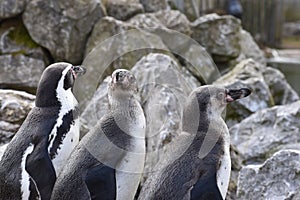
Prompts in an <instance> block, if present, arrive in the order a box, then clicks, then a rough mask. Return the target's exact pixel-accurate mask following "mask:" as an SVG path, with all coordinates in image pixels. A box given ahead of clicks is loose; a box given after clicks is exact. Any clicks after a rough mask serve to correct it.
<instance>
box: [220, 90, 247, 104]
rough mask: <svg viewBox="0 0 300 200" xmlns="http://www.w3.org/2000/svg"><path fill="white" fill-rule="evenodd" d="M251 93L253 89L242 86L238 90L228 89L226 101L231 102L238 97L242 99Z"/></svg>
mask: <svg viewBox="0 0 300 200" xmlns="http://www.w3.org/2000/svg"><path fill="white" fill-rule="evenodd" d="M250 94H251V90H250V89H248V88H241V89H238V90H233V89H226V97H225V99H226V102H227V103H230V102H232V101H235V100H237V99H242V98H244V97H247V96H249V95H250Z"/></svg>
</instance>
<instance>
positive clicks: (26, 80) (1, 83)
mask: <svg viewBox="0 0 300 200" xmlns="http://www.w3.org/2000/svg"><path fill="white" fill-rule="evenodd" d="M0 63H1V64H0V70H1V73H0V88H14V89H22V90H25V91H29V92H31V93H34V92H35V90H36V88H37V85H38V82H39V80H40V77H41V75H42V73H43V70H44V69H45V64H44V62H43V61H42V60H39V59H35V58H30V57H27V56H24V55H22V54H17V55H12V54H7V55H0Z"/></svg>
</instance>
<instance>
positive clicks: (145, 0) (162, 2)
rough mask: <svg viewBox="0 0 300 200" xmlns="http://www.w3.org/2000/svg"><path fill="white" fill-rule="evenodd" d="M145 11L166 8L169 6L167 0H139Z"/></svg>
mask: <svg viewBox="0 0 300 200" xmlns="http://www.w3.org/2000/svg"><path fill="white" fill-rule="evenodd" d="M140 3H141V4H142V5H143V6H144V10H145V11H146V12H157V11H159V10H166V9H168V8H169V6H168V0H151V1H149V0H140Z"/></svg>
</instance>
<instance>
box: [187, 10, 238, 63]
mask: <svg viewBox="0 0 300 200" xmlns="http://www.w3.org/2000/svg"><path fill="white" fill-rule="evenodd" d="M191 26H192V30H193V34H192V37H193V38H194V39H195V40H196V41H197V42H199V43H200V44H201V45H202V46H204V47H205V48H206V50H207V51H208V52H209V53H210V54H212V55H213V57H214V59H215V60H217V61H228V60H230V59H233V58H236V57H238V56H239V54H240V52H241V46H240V43H239V42H240V30H241V22H240V20H238V19H237V18H235V17H233V16H231V15H226V16H219V15H217V14H209V15H205V16H203V17H200V18H198V19H197V20H195V21H194V22H192V23H191Z"/></svg>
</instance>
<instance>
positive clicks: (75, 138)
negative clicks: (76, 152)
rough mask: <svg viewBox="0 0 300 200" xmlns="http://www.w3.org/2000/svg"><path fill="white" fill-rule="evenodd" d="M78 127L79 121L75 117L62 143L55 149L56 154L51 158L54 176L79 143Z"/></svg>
mask: <svg viewBox="0 0 300 200" xmlns="http://www.w3.org/2000/svg"><path fill="white" fill-rule="evenodd" d="M79 129H80V121H79V118H77V119H76V120H75V121H74V124H72V125H71V127H70V130H69V132H68V133H67V134H66V137H65V138H64V139H63V141H62V144H60V146H59V149H58V150H57V155H56V156H55V158H54V159H53V160H52V163H53V166H54V169H55V172H56V176H58V175H59V173H60V172H61V170H62V168H63V166H64V165H65V164H66V161H67V159H68V158H69V156H70V154H71V153H72V151H73V149H74V148H75V146H76V145H77V144H78V143H79V135H80V130H79Z"/></svg>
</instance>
